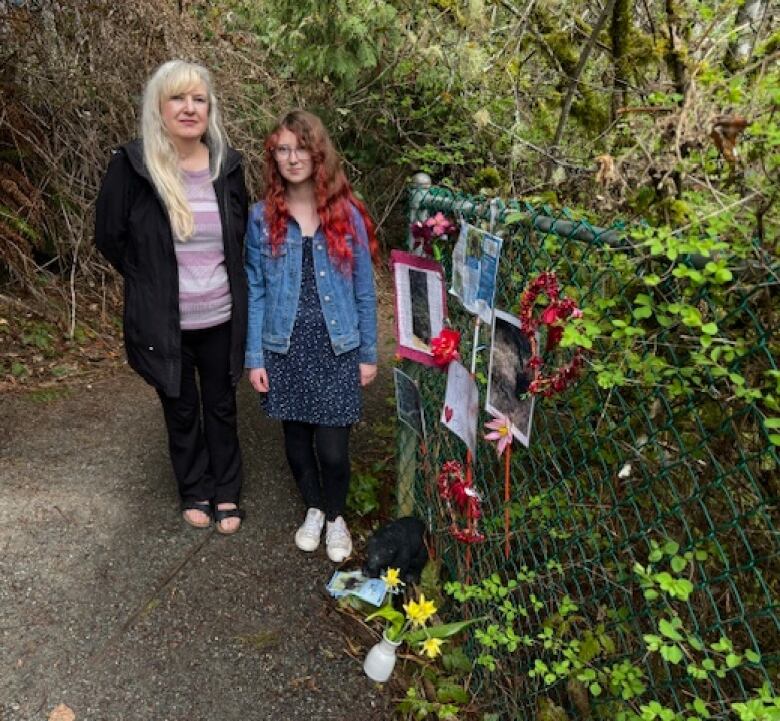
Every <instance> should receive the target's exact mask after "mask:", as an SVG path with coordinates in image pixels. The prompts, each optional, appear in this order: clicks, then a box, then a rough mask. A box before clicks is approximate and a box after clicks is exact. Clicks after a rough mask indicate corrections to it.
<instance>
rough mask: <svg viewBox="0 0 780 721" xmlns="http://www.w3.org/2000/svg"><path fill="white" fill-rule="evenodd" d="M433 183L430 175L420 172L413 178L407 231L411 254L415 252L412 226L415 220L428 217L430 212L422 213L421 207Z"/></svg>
mask: <svg viewBox="0 0 780 721" xmlns="http://www.w3.org/2000/svg"><path fill="white" fill-rule="evenodd" d="M432 182H433V181H431V176H430V175H428V173H423V172H419V173H415V174H414V175H413V176H412V187H411V189H410V191H409V227H408V228H407V229H406V249H407V250H408V251H409V252H410V253H411V252H412V250H414V238H413V237H412V230H411V226H412V223H413V222H414V221H415V220H424V219H425V218H427V217H428V211H427V210H423V211H421V210H420V206H421V205H422V202H423V199H424V198H425V196H426V195H427V194H428V191H429V190H430V188H431V185H432Z"/></svg>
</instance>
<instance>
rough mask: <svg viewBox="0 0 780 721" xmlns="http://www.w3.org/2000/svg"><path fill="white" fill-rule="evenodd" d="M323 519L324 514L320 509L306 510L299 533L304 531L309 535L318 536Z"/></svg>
mask: <svg viewBox="0 0 780 721" xmlns="http://www.w3.org/2000/svg"><path fill="white" fill-rule="evenodd" d="M324 519H325V516H324V514H323V513H322V511H319V510H317V509H316V508H310V509H309V510H308V511H306V518H305V519H304V521H303V524H302V525H301V527H300V529H299V530H300V532H301V533H305V534H307V535H310V536H319V534H320V533H321V532H322V524H323V522H324Z"/></svg>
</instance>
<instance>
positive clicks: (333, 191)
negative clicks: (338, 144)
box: [263, 110, 378, 272]
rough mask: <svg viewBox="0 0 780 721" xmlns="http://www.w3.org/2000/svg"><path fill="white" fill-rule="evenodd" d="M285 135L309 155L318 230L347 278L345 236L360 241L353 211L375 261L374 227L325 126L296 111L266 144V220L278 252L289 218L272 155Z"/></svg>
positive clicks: (349, 262)
mask: <svg viewBox="0 0 780 721" xmlns="http://www.w3.org/2000/svg"><path fill="white" fill-rule="evenodd" d="M282 130H289V131H290V132H291V133H293V134H294V135H295V137H296V138H297V139H298V145H299V147H302V148H306V149H308V150H309V151H310V152H311V159H312V163H313V178H314V195H315V199H316V202H317V215H319V218H320V227H321V228H322V231H323V233H324V235H325V238H326V240H327V244H328V254H329V255H330V257H331V258H332V259H333V260H334V261H335V262H336V264H337V265H338V266H339V267H340V268H341V269H342V270H344V271H345V272H346V271H347V270H350V269H351V268H352V262H353V257H352V249H351V248H350V246H349V244H348V243H347V240H346V237H347V235H351V236H352V237H353V238H355V239H357V238H358V237H359V236H358V234H357V232H356V228H355V225H354V219H353V213H352V208H353V206H354V207H355V208H357V210H358V211H359V213H360V215H361V216H362V217H363V222H364V224H365V226H366V235H367V237H368V247H369V250H370V251H371V257H372V258H375V257H376V253H377V247H378V245H377V241H376V234H375V231H374V223H373V221H372V220H371V216H370V215H369V214H368V210H367V209H366V206H365V205H364V203H363V202H362V201H360V200H359V199H358V198H356V197H355V194H354V193H353V192H352V186H351V185H350V184H349V181H348V180H347V176H346V175H345V174H344V170H343V169H342V167H341V158H340V157H339V155H338V153H337V152H336V149H335V148H334V147H333V143H332V142H331V139H330V137H329V135H328V131H327V130H325V126H324V125H323V124H322V121H321V120H320V119H319V118H318V117H317V116H316V115H313V114H312V113H309V112H306V111H305V110H293V111H292V112H290V113H288V114H287V115H285V116H284V117H283V118H282V119H281V120H280V121H279V123H277V125H276V127H275V128H274V129H273V130H272V131H271V134H270V135H269V136H268V137H267V138H266V141H265V145H264V150H265V153H264V156H263V174H264V177H265V218H266V223H267V224H268V230H269V238H270V241H271V247H272V248H273V250H274V252H275V251H276V250H277V249H278V248H279V247H280V246H281V245H282V244H283V243H284V242H285V237H286V235H287V220H288V218H289V217H290V213H289V211H288V209H287V201H286V199H285V180H284V178H282V176H281V174H280V173H279V167H278V165H277V163H276V159H275V158H274V149H275V148H276V143H277V140H278V137H279V133H280V132H281V131H282Z"/></svg>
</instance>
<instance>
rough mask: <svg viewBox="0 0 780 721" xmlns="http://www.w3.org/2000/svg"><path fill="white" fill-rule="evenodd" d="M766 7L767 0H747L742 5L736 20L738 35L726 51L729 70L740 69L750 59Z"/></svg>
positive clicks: (726, 63) (735, 27) (725, 63)
mask: <svg viewBox="0 0 780 721" xmlns="http://www.w3.org/2000/svg"><path fill="white" fill-rule="evenodd" d="M766 7H767V3H766V0H745V1H744V3H743V4H742V5H740V7H739V9H738V10H737V17H736V19H735V20H734V29H735V31H736V35H735V37H734V39H733V40H732V41H731V42H730V43H729V47H728V50H727V51H726V60H725V62H724V65H725V66H726V69H727V70H730V71H731V72H734V71H735V70H739V69H740V68H742V67H744V66H745V65H746V64H747V62H748V60H750V57H751V55H752V54H753V47H754V45H755V42H756V36H757V35H758V29H759V26H760V25H761V19H762V17H763V15H764V12H765V10H766Z"/></svg>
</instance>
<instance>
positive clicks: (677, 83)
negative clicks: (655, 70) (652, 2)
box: [665, 0, 688, 105]
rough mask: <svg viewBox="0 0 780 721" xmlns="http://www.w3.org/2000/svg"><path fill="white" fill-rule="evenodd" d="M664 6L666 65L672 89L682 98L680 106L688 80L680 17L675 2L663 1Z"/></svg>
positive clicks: (680, 102) (674, 0)
mask: <svg viewBox="0 0 780 721" xmlns="http://www.w3.org/2000/svg"><path fill="white" fill-rule="evenodd" d="M665 6H666V27H667V30H668V33H669V50H668V52H667V53H666V63H667V65H668V66H669V69H670V70H671V73H672V78H673V79H674V88H675V90H676V91H677V93H678V94H679V95H681V96H682V98H680V100H679V101H678V105H682V103H683V98H684V97H685V91H686V90H687V87H688V80H687V78H686V72H685V61H684V60H683V52H682V48H683V43H684V40H683V33H682V30H681V28H680V16H679V14H678V11H677V3H676V0H665Z"/></svg>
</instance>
